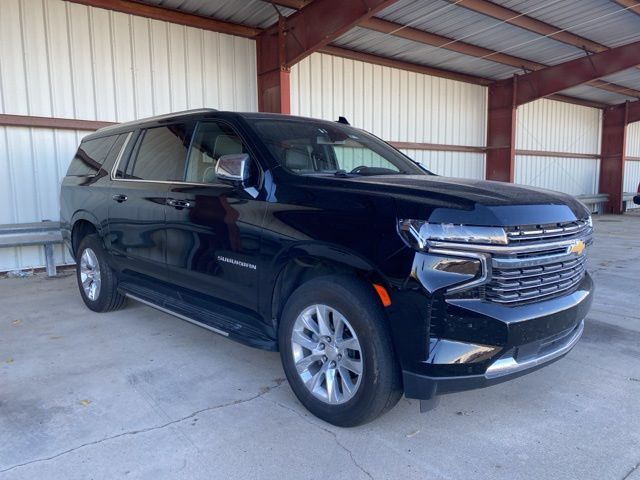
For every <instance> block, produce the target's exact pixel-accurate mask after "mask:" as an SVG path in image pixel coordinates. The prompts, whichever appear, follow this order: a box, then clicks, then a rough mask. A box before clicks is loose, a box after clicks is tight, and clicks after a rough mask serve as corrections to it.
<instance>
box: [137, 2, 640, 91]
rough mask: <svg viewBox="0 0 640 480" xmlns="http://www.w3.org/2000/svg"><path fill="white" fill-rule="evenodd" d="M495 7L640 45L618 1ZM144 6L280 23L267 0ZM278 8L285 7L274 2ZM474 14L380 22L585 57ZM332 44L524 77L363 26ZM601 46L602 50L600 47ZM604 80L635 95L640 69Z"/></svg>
mask: <svg viewBox="0 0 640 480" xmlns="http://www.w3.org/2000/svg"><path fill="white" fill-rule="evenodd" d="M345 1H351V0H345ZM490 1H491V2H492V3H493V4H495V5H498V6H501V7H506V8H508V9H510V10H512V11H513V12H515V14H514V17H513V18H517V17H522V18H526V17H530V18H532V19H534V20H538V21H541V22H545V23H546V24H548V25H551V26H553V27H557V29H558V31H564V32H568V33H571V34H574V35H577V36H579V37H582V38H584V39H586V40H588V41H591V42H595V43H597V44H600V45H601V46H603V47H608V48H611V47H616V46H620V45H624V44H627V43H630V42H634V41H640V15H639V14H637V13H634V12H632V11H630V10H628V9H625V8H623V7H621V6H620V5H619V4H617V3H615V2H614V1H612V0H537V1H535V2H532V1H531V0H490ZM143 3H148V4H154V5H158V6H161V7H166V8H170V9H175V10H182V11H185V12H189V13H194V14H197V15H202V16H207V17H211V18H215V19H218V20H224V21H229V22H234V23H238V24H242V25H246V26H251V27H256V28H266V27H268V26H270V25H272V24H274V23H275V22H276V21H277V19H278V14H277V10H276V7H274V5H273V4H272V3H270V2H269V1H266V0H245V1H239V0H143ZM273 3H276V4H277V3H279V2H278V1H277V0H274V2H273ZM285 3H286V2H285ZM471 8H472V7H469V8H466V7H463V6H460V5H456V2H455V1H454V0H399V1H398V2H397V3H394V4H393V5H391V6H390V7H388V8H386V9H384V10H383V11H381V12H379V13H378V14H377V15H376V17H378V18H380V19H384V20H386V21H389V22H394V23H397V24H400V25H402V26H404V27H411V28H414V29H418V30H422V31H425V32H429V33H433V34H437V35H440V36H444V37H447V38H450V39H451V42H452V43H458V44H460V42H464V43H467V44H471V45H475V46H479V47H483V48H485V49H489V50H492V51H495V52H499V53H504V54H508V55H511V56H513V57H518V58H520V59H523V60H527V61H529V62H535V63H539V64H542V65H555V64H558V63H562V62H565V61H568V60H571V59H574V58H579V57H582V56H584V55H586V54H587V52H585V50H583V48H581V46H576V45H571V44H569V43H565V42H563V41H560V40H557V39H555V38H551V37H549V36H545V35H541V34H539V33H536V32H534V31H532V30H529V29H527V28H522V27H519V26H516V25H512V24H510V23H509V22H508V21H505V20H499V19H497V18H494V17H492V16H490V15H488V14H485V13H479V12H478V11H474V10H472V9H471ZM277 9H278V10H279V11H280V12H281V13H282V14H283V15H287V16H288V15H290V14H292V13H293V12H295V10H293V9H290V8H285V7H281V6H277ZM513 18H511V19H510V20H512V19H513ZM332 45H335V46H339V47H341V48H346V49H350V50H354V51H357V52H364V53H370V54H375V55H378V56H381V57H388V58H391V59H397V60H403V61H407V62H411V63H415V64H420V65H424V66H427V67H436V68H439V69H442V70H449V71H452V72H459V73H465V74H470V75H474V76H479V77H484V78H487V79H491V80H496V79H503V78H507V77H509V76H511V75H514V74H516V73H522V69H521V68H518V67H514V66H513V65H505V64H502V63H498V62H496V61H494V60H492V58H491V57H490V56H489V57H484V58H477V57H474V56H470V55H466V54H463V53H459V52H454V51H451V50H448V49H447V48H446V45H445V46H443V47H434V46H431V45H426V44H424V43H419V42H416V41H412V40H407V39H404V38H401V37H399V36H394V35H392V34H385V33H380V32H378V31H374V30H370V29H367V28H362V27H354V28H353V29H351V30H350V31H348V32H346V33H345V34H344V35H342V36H340V37H339V38H337V39H336V40H335V41H334V42H333V43H332ZM596 47H598V48H599V46H598V45H596ZM603 80H604V81H606V82H610V83H613V84H615V85H619V86H622V87H627V88H630V89H634V90H636V92H635V94H636V95H637V91H638V90H640V69H637V68H636V69H631V70H629V71H626V72H621V73H619V74H616V75H611V76H608V77H606V78H604V79H603ZM561 93H563V94H566V95H571V96H575V97H577V98H581V99H584V100H590V101H593V102H599V103H610V104H612V103H619V102H622V101H625V100H628V99H635V98H636V97H635V96H633V93H632V92H630V96H626V95H621V94H619V93H615V92H614V93H612V92H609V91H607V90H603V89H600V88H595V87H592V86H588V85H583V86H579V87H575V88H571V89H568V90H566V91H564V92H561Z"/></svg>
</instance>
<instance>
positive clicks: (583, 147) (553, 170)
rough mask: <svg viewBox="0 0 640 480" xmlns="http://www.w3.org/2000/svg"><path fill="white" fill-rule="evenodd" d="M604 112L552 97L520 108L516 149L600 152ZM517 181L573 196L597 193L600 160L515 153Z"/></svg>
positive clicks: (581, 152)
mask: <svg viewBox="0 0 640 480" xmlns="http://www.w3.org/2000/svg"><path fill="white" fill-rule="evenodd" d="M601 123H602V113H601V111H600V110H598V109H596V108H589V107H582V106H579V105H573V104H570V103H564V102H557V101H553V100H546V99H542V100H537V101H535V102H531V103H528V104H526V105H523V106H521V107H520V108H518V114H517V125H516V149H517V150H536V151H543V152H562V153H579V154H592V155H598V154H599V153H600V136H601ZM515 161H516V165H515V181H516V183H522V184H525V185H533V186H536V187H542V188H548V189H551V190H559V191H562V192H566V193H570V194H572V195H580V194H594V193H598V175H599V171H600V160H598V159H595V158H593V159H591V158H563V157H558V156H554V155H553V154H552V153H551V154H549V156H534V155H522V154H519V155H516V160H515Z"/></svg>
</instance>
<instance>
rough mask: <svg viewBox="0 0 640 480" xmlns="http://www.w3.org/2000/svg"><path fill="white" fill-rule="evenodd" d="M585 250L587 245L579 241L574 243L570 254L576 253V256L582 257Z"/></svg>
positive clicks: (570, 248)
mask: <svg viewBox="0 0 640 480" xmlns="http://www.w3.org/2000/svg"><path fill="white" fill-rule="evenodd" d="M584 249H585V244H584V242H583V241H582V240H578V241H577V242H575V243H573V244H572V245H571V246H570V247H569V253H575V254H576V255H582V252H584Z"/></svg>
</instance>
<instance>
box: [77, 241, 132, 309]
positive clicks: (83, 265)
mask: <svg viewBox="0 0 640 480" xmlns="http://www.w3.org/2000/svg"><path fill="white" fill-rule="evenodd" d="M76 264H77V267H76V278H77V280H78V288H79V289H80V295H81V296H82V300H84V303H85V305H86V306H87V307H89V308H90V309H91V310H93V311H94V312H110V311H112V310H117V309H118V308H120V307H121V306H122V304H123V303H124V301H125V297H124V296H123V295H121V294H120V293H118V282H117V280H116V277H115V275H114V273H113V270H112V269H111V267H109V265H108V264H107V262H106V258H105V253H104V250H103V248H102V244H101V242H100V239H99V238H98V236H97V235H96V234H91V235H87V236H86V237H84V238H83V239H82V241H81V242H80V245H79V246H78V251H77V253H76Z"/></svg>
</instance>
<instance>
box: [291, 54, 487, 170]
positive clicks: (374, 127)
mask: <svg viewBox="0 0 640 480" xmlns="http://www.w3.org/2000/svg"><path fill="white" fill-rule="evenodd" d="M486 95H487V93H486V88H484V87H481V86H477V85H471V84H466V83H462V82H456V81H453V80H447V79H443V78H437V77H431V76H428V75H423V74H419V73H413V72H407V71H404V70H398V69H395V68H389V67H382V66H379V65H372V64H368V63H364V62H360V61H356V60H349V59H344V58H340V57H335V56H332V55H325V54H313V55H311V56H310V57H308V58H306V59H304V60H303V61H302V62H300V63H299V64H298V65H296V66H294V67H293V68H292V69H291V111H292V113H293V114H295V115H302V116H307V117H315V118H323V119H327V120H336V119H337V118H338V117H339V116H340V115H342V116H345V117H346V118H347V119H348V120H349V122H351V124H352V125H354V126H356V127H359V128H363V129H365V130H368V131H370V132H372V133H374V134H375V135H377V136H379V137H381V138H383V139H384V140H388V141H400V142H418V143H438V144H449V145H471V146H483V145H484V143H485V138H486V130H485V129H486ZM410 156H412V157H413V158H415V159H416V160H418V161H421V162H424V164H425V165H426V166H427V167H428V168H434V170H436V171H437V172H438V173H440V172H443V173H444V172H448V171H451V172H455V174H456V175H458V176H467V175H465V172H469V175H468V176H472V177H473V178H478V175H479V173H478V172H481V174H480V176H484V155H481V154H464V153H452V152H448V153H446V154H445V153H444V152H426V151H414V152H411V154H410ZM460 159H461V160H460ZM430 162H435V163H434V165H435V164H437V165H438V167H437V168H436V167H434V166H433V165H432V164H431V163H430ZM460 162H462V163H461V164H460V165H459V163H460ZM465 162H470V163H469V164H467V163H465ZM449 163H451V165H449ZM471 164H473V166H471ZM461 165H462V166H461Z"/></svg>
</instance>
